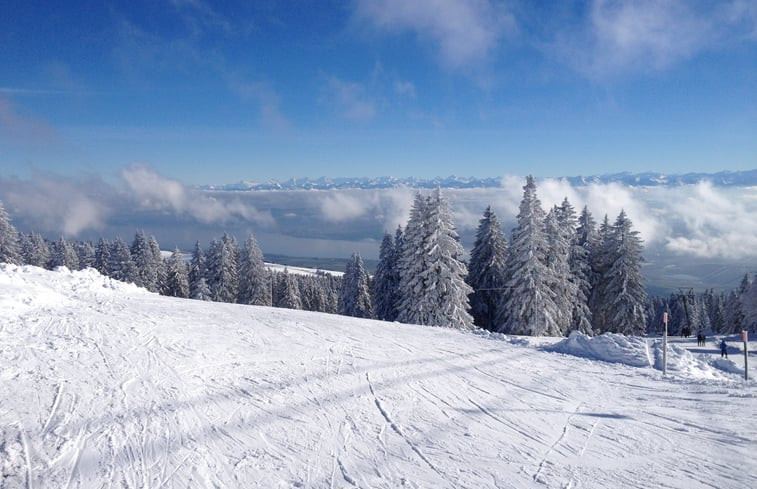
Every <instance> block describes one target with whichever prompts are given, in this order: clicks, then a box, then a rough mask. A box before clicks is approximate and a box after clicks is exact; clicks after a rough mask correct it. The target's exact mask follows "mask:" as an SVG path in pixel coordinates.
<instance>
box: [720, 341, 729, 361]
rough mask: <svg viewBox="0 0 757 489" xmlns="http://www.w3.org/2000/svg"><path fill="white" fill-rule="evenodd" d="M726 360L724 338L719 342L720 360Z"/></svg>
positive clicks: (726, 352)
mask: <svg viewBox="0 0 757 489" xmlns="http://www.w3.org/2000/svg"><path fill="white" fill-rule="evenodd" d="M723 357H726V358H728V345H727V344H726V343H725V338H723V339H722V340H720V358H723Z"/></svg>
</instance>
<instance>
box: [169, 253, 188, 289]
mask: <svg viewBox="0 0 757 489" xmlns="http://www.w3.org/2000/svg"><path fill="white" fill-rule="evenodd" d="M164 294H165V295H168V296H171V297H181V298H187V297H189V277H188V274H187V265H186V263H184V258H183V257H182V255H181V252H180V251H179V250H178V248H177V249H175V250H174V251H173V253H171V256H170V257H169V258H168V260H167V264H166V283H165V287H164Z"/></svg>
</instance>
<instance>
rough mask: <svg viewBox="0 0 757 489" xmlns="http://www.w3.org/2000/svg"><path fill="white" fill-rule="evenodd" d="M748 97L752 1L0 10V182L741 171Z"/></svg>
mask: <svg viewBox="0 0 757 489" xmlns="http://www.w3.org/2000/svg"><path fill="white" fill-rule="evenodd" d="M756 87H757V3H756V2H754V1H750V0H724V1H676V0H666V1H644V0H637V1H600V0H596V1H585V2H569V1H558V2H530V1H496V0H470V1H454V0H418V1H407V0H374V1H367V0H354V1H348V0H345V1H340V2H331V1H304V0H303V1H296V2H295V1H292V2H275V1H255V2H242V1H240V2H233V1H231V2H222V5H217V4H215V3H211V2H207V1H204V0H173V1H160V0H154V1H147V2H141V1H129V2H75V1H71V2H33V1H32V2H29V1H16V0H6V1H5V2H4V6H3V15H1V16H0V174H1V175H2V176H3V177H6V178H13V177H19V178H21V179H26V178H32V177H33V176H34V175H38V174H52V175H62V176H66V177H71V176H74V175H91V174H94V175H97V176H99V177H102V178H105V179H112V178H116V177H117V176H118V175H119V174H120V173H121V172H122V171H123V169H124V168H125V167H127V166H128V165H131V164H133V163H135V162H137V163H140V164H144V165H147V166H149V167H150V168H152V169H153V170H154V171H155V172H157V173H159V174H161V175H164V176H166V177H169V178H173V179H176V180H178V181H181V182H183V183H185V184H202V183H230V182H235V181H239V180H253V181H260V180H267V179H271V178H276V179H285V178H290V177H304V176H311V177H318V176H379V175H395V176H417V177H433V176H446V175H450V174H457V175H465V176H468V175H472V176H482V177H483V176H498V175H507V174H509V175H524V174H528V173H532V174H534V175H536V176H539V177H550V176H552V177H554V176H562V175H578V174H601V173H611V172H616V171H632V172H640V171H661V172H664V173H683V172H688V171H719V170H740V169H753V168H757V129H756V128H757V88H756Z"/></svg>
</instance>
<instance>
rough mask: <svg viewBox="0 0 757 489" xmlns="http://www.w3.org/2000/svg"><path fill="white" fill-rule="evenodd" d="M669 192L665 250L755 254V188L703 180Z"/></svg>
mask: <svg viewBox="0 0 757 489" xmlns="http://www.w3.org/2000/svg"><path fill="white" fill-rule="evenodd" d="M672 194H673V195H671V196H670V197H671V203H670V211H671V215H670V216H669V217H670V218H671V223H670V226H671V233H669V234H668V236H667V237H666V239H667V244H666V247H667V249H669V250H670V251H673V252H676V253H679V254H684V255H694V256H698V257H724V258H742V257H753V258H754V257H756V256H757V219H755V218H754V216H755V215H757V199H755V197H757V189H754V188H751V189H749V188H747V189H723V188H718V187H715V186H713V185H712V184H711V183H710V182H702V183H699V184H697V185H693V186H687V187H683V188H681V189H677V190H676V191H674V192H672Z"/></svg>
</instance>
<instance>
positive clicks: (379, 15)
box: [356, 0, 515, 69]
mask: <svg viewBox="0 0 757 489" xmlns="http://www.w3.org/2000/svg"><path fill="white" fill-rule="evenodd" d="M356 15H357V16H358V18H360V19H364V20H367V21H369V22H370V23H371V24H373V25H374V26H375V27H377V28H379V29H384V30H388V31H411V32H414V33H415V34H417V35H418V37H419V38H420V39H421V40H423V41H426V42H430V43H431V44H433V45H434V46H435V47H436V49H437V50H438V56H439V59H440V61H441V62H442V63H443V64H444V65H445V66H447V67H448V68H451V69H460V68H465V67H468V66H471V65H473V64H476V63H478V62H480V61H482V60H485V59H487V58H488V57H489V56H490V55H491V53H492V52H493V51H494V50H495V48H496V47H497V43H498V42H499V39H500V38H501V37H503V36H504V35H505V34H507V33H509V32H513V31H514V30H515V20H514V17H513V16H512V15H511V14H510V13H508V12H507V11H505V10H504V9H503V7H502V6H501V4H497V3H495V2H491V1H489V0H425V1H407V0H358V2H357V9H356Z"/></svg>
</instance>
